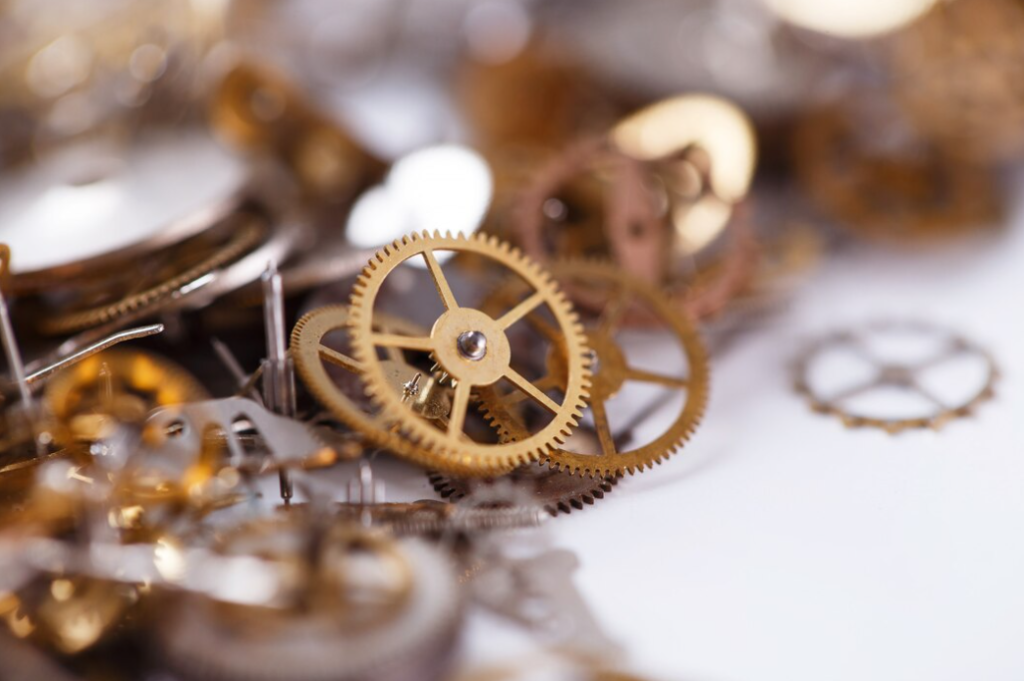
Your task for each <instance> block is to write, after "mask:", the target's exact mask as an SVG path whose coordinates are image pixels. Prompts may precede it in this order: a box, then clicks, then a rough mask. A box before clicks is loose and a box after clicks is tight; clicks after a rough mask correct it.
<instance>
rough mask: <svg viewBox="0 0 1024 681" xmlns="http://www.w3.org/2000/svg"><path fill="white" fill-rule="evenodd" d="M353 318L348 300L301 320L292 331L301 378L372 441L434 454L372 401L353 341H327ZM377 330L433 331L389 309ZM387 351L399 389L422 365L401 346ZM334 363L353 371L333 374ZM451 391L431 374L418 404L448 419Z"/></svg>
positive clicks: (412, 454)
mask: <svg viewBox="0 0 1024 681" xmlns="http://www.w3.org/2000/svg"><path fill="white" fill-rule="evenodd" d="M348 323H349V314H348V306H346V305H328V306H326V307H321V308H317V309H316V310H313V311H312V312H309V313H307V314H305V315H303V317H302V318H301V319H299V321H298V322H296V323H295V327H294V328H293V329H292V335H291V356H292V359H293V361H294V362H295V369H296V371H297V372H298V375H299V378H301V379H302V382H303V384H304V385H305V386H306V389H307V390H309V392H310V394H312V396H313V397H314V399H316V401H317V402H319V403H320V404H322V405H323V406H324V407H326V408H327V410H328V411H330V413H331V415H332V416H334V418H336V419H338V420H339V421H341V422H342V423H344V424H345V425H347V426H348V427H349V428H351V429H352V430H354V431H356V432H357V433H359V434H360V435H361V436H362V437H363V438H365V439H366V440H367V441H368V442H370V443H373V444H374V445H376V446H378V447H383V448H384V449H387V450H389V451H391V452H392V453H394V454H397V455H399V456H403V457H406V458H409V459H412V460H414V461H418V460H422V458H423V457H426V456H429V453H425V452H421V451H419V449H418V448H417V446H416V445H415V444H414V443H413V442H411V441H409V440H407V439H406V438H404V437H402V436H401V434H399V433H397V432H395V431H394V429H392V427H391V424H390V423H389V422H388V421H386V420H385V419H384V418H383V416H382V415H381V414H380V413H379V410H377V409H375V408H374V407H373V405H372V404H369V403H368V400H367V399H366V398H365V396H364V395H363V394H362V391H363V387H362V381H361V380H360V373H361V372H360V365H359V363H358V362H356V360H355V359H354V358H353V357H352V356H351V342H343V343H340V344H339V343H337V342H332V341H329V340H327V338H326V337H327V336H329V335H331V334H334V333H335V332H347V330H348ZM373 330H374V331H375V332H377V333H390V334H402V335H406V336H422V335H424V334H425V333H427V331H426V330H425V329H423V328H422V327H420V326H419V325H417V324H413V323H412V322H408V321H406V320H404V319H401V318H398V317H393V316H391V315H384V314H378V315H376V318H375V319H374V324H373ZM387 354H388V359H387V360H386V361H385V372H386V374H387V375H388V379H389V381H390V382H391V385H392V387H393V388H396V389H399V388H400V387H401V386H402V385H403V384H404V383H406V382H409V381H412V380H414V377H415V376H416V374H417V371H418V370H417V369H416V367H414V366H413V365H411V364H409V363H408V362H407V361H406V359H405V357H404V355H403V353H402V351H401V350H399V349H398V348H389V349H388V353H387ZM328 365H330V366H333V367H337V368H339V369H341V370H343V371H345V372H347V374H341V375H339V374H338V373H337V372H335V373H334V374H333V375H332V373H331V372H330V370H329V369H328ZM347 379H350V380H347ZM448 392H450V389H449V388H447V387H443V386H438V385H437V382H436V381H435V380H434V379H433V377H429V378H427V379H424V380H423V381H422V382H421V383H420V394H419V395H418V396H417V399H416V400H415V401H414V402H413V406H414V408H416V409H417V410H418V411H419V412H420V413H421V414H423V415H424V416H425V417H427V418H439V417H444V418H446V417H447V415H448V410H449V408H450V404H449V400H448V397H449V396H448V395H447V394H446V393H448Z"/></svg>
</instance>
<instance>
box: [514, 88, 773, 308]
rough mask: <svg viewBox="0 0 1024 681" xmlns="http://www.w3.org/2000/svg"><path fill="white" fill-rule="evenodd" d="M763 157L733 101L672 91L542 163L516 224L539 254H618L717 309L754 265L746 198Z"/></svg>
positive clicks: (631, 267) (680, 296) (682, 299)
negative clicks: (759, 156) (673, 95)
mask: <svg viewBox="0 0 1024 681" xmlns="http://www.w3.org/2000/svg"><path fill="white" fill-rule="evenodd" d="M678 121H688V122H689V124H688V125H685V126H683V125H678ZM755 164H756V138H755V137H754V133H753V126H752V125H751V123H750V121H749V120H748V119H747V118H746V115H745V114H743V112H742V111H740V110H739V109H738V108H737V107H736V106H735V105H733V104H731V103H730V102H728V101H727V100H722V99H719V98H715V97H710V96H703V95H692V96H686V97H679V98H674V99H669V100H664V101H662V102H659V103H656V104H654V105H652V106H650V107H648V108H646V109H643V110H641V111H639V112H637V113H635V114H633V115H631V116H629V117H627V118H626V119H624V120H623V121H621V122H620V123H619V124H618V125H616V126H615V127H614V128H613V129H612V130H611V132H609V133H608V134H607V135H606V136H603V137H598V138H595V139H590V140H585V141H582V142H579V143H577V144H576V145H574V146H572V147H570V148H568V149H567V150H566V151H565V152H564V153H563V154H561V155H559V156H558V157H556V158H555V159H554V160H552V161H550V162H549V163H547V164H546V165H545V166H544V167H542V169H541V170H540V171H539V172H538V173H537V177H536V178H535V179H534V180H533V181H532V182H531V183H530V185H529V186H528V187H527V189H526V190H525V191H524V192H523V193H522V196H521V198H520V202H519V205H518V206H517V207H516V209H515V216H516V217H515V220H514V221H513V223H512V225H513V227H514V230H515V235H516V238H517V240H518V241H519V242H520V243H521V244H522V245H523V248H524V250H525V251H526V252H527V253H528V254H530V255H531V256H533V257H535V258H538V259H540V260H541V261H542V262H543V261H547V260H548V259H557V258H566V257H568V258H579V257H598V258H610V259H612V260H613V261H615V262H616V263H618V264H619V265H620V266H621V267H623V268H624V269H625V270H626V271H627V272H629V273H630V274H632V275H633V276H637V277H639V278H641V279H643V280H645V281H647V282H649V283H651V284H654V285H656V286H659V287H667V288H668V289H670V290H672V291H673V297H674V298H675V299H676V301H677V304H678V305H679V306H680V308H681V309H684V310H686V311H687V312H688V313H690V314H694V315H696V316H697V317H698V318H705V317H709V316H713V315H715V314H717V313H719V312H720V311H721V310H722V309H723V308H724V307H725V306H726V305H727V304H728V302H729V300H731V298H732V297H733V296H734V295H735V294H736V293H738V291H739V290H740V289H741V288H742V287H743V286H744V285H745V283H746V280H747V278H748V277H749V276H750V274H751V272H752V270H753V269H754V267H755V263H756V258H757V252H758V249H757V247H756V241H755V240H754V238H753V234H752V231H751V228H750V224H749V223H750V222H751V215H750V214H751V211H752V209H751V206H750V199H748V198H747V196H748V194H749V190H750V184H751V181H752V178H753V172H754V168H755ZM576 302H578V303H580V304H582V303H583V300H577V301H576ZM598 303H600V301H598Z"/></svg>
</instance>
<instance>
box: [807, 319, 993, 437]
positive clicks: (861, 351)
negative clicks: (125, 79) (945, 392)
mask: <svg viewBox="0 0 1024 681" xmlns="http://www.w3.org/2000/svg"><path fill="white" fill-rule="evenodd" d="M892 334H902V335H908V334H910V335H917V336H922V337H923V336H930V337H932V338H934V339H936V341H938V342H937V345H938V347H939V349H938V352H936V353H934V354H929V355H926V356H924V357H922V358H920V359H918V360H916V361H907V360H906V359H898V360H897V359H889V358H887V357H885V356H883V355H882V354H880V353H877V352H875V351H873V350H872V347H871V340H872V339H873V338H874V339H875V340H877V339H878V338H879V337H881V336H884V335H892ZM836 350H842V351H845V352H848V353H850V354H852V355H854V356H856V357H858V358H859V359H860V361H861V362H862V363H863V364H865V365H866V366H868V367H869V372H868V375H867V376H866V378H865V379H864V380H861V381H857V382H854V383H852V384H849V385H846V386H844V387H843V388H841V389H839V390H837V391H831V393H830V394H822V390H821V387H820V385H815V381H814V380H812V378H811V374H812V372H813V365H814V364H815V363H816V362H817V361H818V360H819V359H820V358H821V357H822V356H823V355H824V354H825V353H827V352H830V351H836ZM962 357H974V358H975V359H977V360H978V361H979V362H980V364H981V365H982V366H983V367H984V375H983V376H981V380H980V381H979V382H978V386H977V389H976V390H973V391H971V393H970V394H968V395H965V396H963V397H962V398H961V399H959V400H957V401H956V402H955V403H950V402H949V401H947V400H946V399H944V396H940V395H937V394H935V392H933V391H932V390H931V389H930V388H929V387H928V386H927V385H926V384H925V382H923V381H922V380H921V378H922V376H923V375H924V374H925V373H926V372H927V371H929V370H931V369H934V368H936V367H938V366H940V365H942V364H944V363H947V362H950V361H952V360H955V359H957V358H962ZM998 378H999V369H998V367H997V366H996V362H995V359H993V357H992V355H990V354H989V353H988V352H987V351H986V350H984V349H983V348H981V347H980V346H978V345H977V344H975V343H974V342H972V341H970V340H968V339H967V338H964V337H963V336H961V335H959V334H957V333H955V332H952V331H949V330H946V329H943V328H941V327H938V326H933V325H931V324H927V323H924V322H918V321H909V320H908V321H877V322H874V323H871V324H868V325H867V326H865V327H863V328H862V329H859V330H857V331H852V330H848V331H837V332H835V333H831V334H828V335H825V336H823V337H821V338H819V339H818V340H816V341H814V342H813V343H811V344H810V345H809V346H808V347H807V349H806V351H805V353H804V354H803V355H802V356H801V357H800V359H799V360H797V362H796V363H795V365H794V383H793V387H794V389H795V390H796V392H797V393H799V394H800V395H803V396H804V398H806V399H807V401H808V403H809V404H810V407H811V409H812V410H813V411H815V412H818V413H819V414H828V415H831V416H835V417H837V418H838V419H839V420H840V421H842V423H843V425H845V426H846V427H848V428H863V427H871V428H879V429H881V430H884V431H886V432H887V433H889V434H896V433H900V432H902V431H905V430H911V429H928V428H930V429H932V430H939V429H940V428H942V427H943V426H945V425H946V424H947V423H949V422H950V421H952V420H954V419H957V418H965V417H967V416H970V415H971V414H973V413H974V410H975V409H976V408H977V407H978V405H979V404H981V403H982V402H984V401H985V400H988V399H991V398H992V397H993V395H994V394H995V392H994V388H993V386H994V384H995V382H996V380H997V379H998ZM892 389H894V390H897V391H900V392H902V393H905V394H913V395H916V396H917V397H918V398H920V400H921V401H923V403H925V404H927V405H928V406H927V407H926V408H925V409H924V410H923V411H922V413H921V414H919V415H909V414H904V415H901V416H886V415H883V414H866V413H864V412H863V411H860V410H858V409H857V407H856V406H854V405H850V403H849V402H850V400H852V399H855V398H858V397H862V396H864V395H866V394H869V393H871V392H874V391H880V390H892Z"/></svg>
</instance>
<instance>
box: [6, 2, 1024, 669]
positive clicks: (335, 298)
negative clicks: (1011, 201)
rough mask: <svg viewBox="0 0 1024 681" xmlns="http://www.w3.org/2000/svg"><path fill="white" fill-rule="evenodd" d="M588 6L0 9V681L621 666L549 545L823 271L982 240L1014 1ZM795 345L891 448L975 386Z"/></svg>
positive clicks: (861, 348) (867, 332) (965, 371)
mask: <svg viewBox="0 0 1024 681" xmlns="http://www.w3.org/2000/svg"><path fill="white" fill-rule="evenodd" d="M586 4H587V5H588V6H587V7H586V8H585V7H583V6H582V3H573V2H569V1H566V0H546V1H545V0H487V2H472V1H470V0H418V1H417V2H416V3H405V2H402V1H401V0H381V1H380V2H362V1H356V0H344V1H343V2H329V1H327V0H292V1H291V2H277V1H274V0H244V1H243V0H227V1H217V2H214V1H209V0H205V1H204V0H192V1H185V0H159V1H153V0H148V1H145V2H144V1H142V0H101V1H100V2H97V3H89V4H88V7H86V6H84V5H81V3H75V2H72V1H70V0H52V2H48V3H37V2H29V1H27V0H0V176H2V178H3V181H2V182H0V340H2V344H3V350H4V357H3V363H2V364H0V369H2V371H0V679H5V680H6V679H10V680H12V681H28V680H30V679H41V678H47V679H55V680H61V681H63V680H65V679H66V680H68V681H86V680H89V681H100V680H102V681H130V680H134V679H147V680H152V681H155V680H157V679H160V680H161V681H163V680H168V681H243V680H250V679H256V680H266V681H271V680H275V679H289V680H294V681H369V680H371V679H372V680H374V681H443V680H450V681H483V680H485V679H488V680H497V679H510V680H511V679H531V680H536V679H553V680H559V681H560V680H578V681H585V680H589V681H614V680H620V681H629V680H632V681H639V680H640V678H641V677H640V676H639V674H640V673H641V672H643V671H644V670H643V665H642V660H640V661H638V660H636V659H634V658H631V657H630V654H629V650H628V647H624V646H622V645H620V643H619V642H618V641H617V640H614V637H611V636H609V635H608V634H607V633H606V630H605V626H606V622H603V621H599V618H598V616H597V615H596V614H595V610H594V608H593V607H592V603H591V601H589V600H588V599H587V598H586V597H585V594H584V592H583V590H582V589H580V588H579V586H578V585H577V582H576V580H575V578H574V575H575V574H576V573H577V571H578V569H579V568H580V567H581V561H580V559H579V558H578V557H577V556H576V554H574V553H573V552H571V551H569V550H567V549H564V548H560V547H559V546H557V545H551V542H550V535H549V534H548V532H549V528H550V526H551V524H554V523H567V522H576V520H575V518H578V517H581V516H591V515H595V516H596V515H600V514H602V513H605V514H616V513H628V511H629V506H628V501H627V500H628V499H630V498H631V495H636V494H642V493H643V492H642V489H643V488H641V487H637V486H632V485H633V484H634V482H635V477H636V476H640V475H645V476H650V477H652V478H656V479H658V478H657V476H658V472H652V471H658V469H659V468H660V466H658V465H659V464H665V468H671V467H672V466H673V465H675V464H674V463H673V462H672V461H671V459H672V458H673V457H678V458H685V457H686V454H687V453H688V450H690V448H691V447H692V446H693V443H694V442H699V440H700V434H701V423H702V420H704V419H705V417H706V416H707V417H708V418H712V417H714V415H715V413H716V410H717V409H719V408H720V405H719V404H717V403H715V402H714V401H713V400H712V372H711V365H712V363H714V362H716V361H718V360H719V358H721V357H724V356H726V355H727V354H728V353H730V352H733V350H734V349H735V348H737V347H740V346H743V344H744V343H752V342H756V339H757V338H758V337H759V332H760V331H762V330H763V329H765V328H767V327H769V326H770V325H773V324H775V325H778V324H781V323H783V322H784V320H785V313H786V310H787V305H788V304H789V303H790V302H791V301H792V300H793V299H794V298H795V297H796V296H798V295H799V293H800V291H801V290H802V289H803V285H804V284H805V283H806V282H807V281H808V280H809V279H810V278H811V276H812V275H813V274H814V273H815V271H816V269H817V268H818V266H819V265H822V264H828V265H831V264H832V263H834V262H836V261H839V260H841V259H842V258H843V257H844V256H845V255H846V254H848V253H850V252H851V251H856V250H857V249H864V248H876V249H882V250H886V249H889V251H890V252H906V251H910V250H914V249H919V250H924V249H932V248H941V247H942V246H945V245H948V244H954V243H962V242H963V241H964V240H969V239H977V238H994V236H993V235H997V234H996V233H997V232H998V230H997V229H995V228H996V227H998V226H1000V225H1001V224H1002V223H1003V221H1004V220H1003V218H1004V216H1005V215H1006V212H1007V192H1006V190H1005V187H1004V186H1003V185H1002V182H1003V174H1002V170H1003V169H1004V168H1006V167H1007V164H1009V163H1011V162H1013V161H1017V160H1019V159H1020V158H1021V157H1022V156H1024V152H1022V151H1021V149H1022V146H1024V145H1022V143H1021V139H1022V131H1024V87H1022V82H1024V81H1022V74H1024V50H1022V49H1021V45H1024V43H1022V42H1021V40H1020V39H1019V34H1020V31H1021V29H1022V28H1024V5H1021V4H1020V2H1019V1H1018V0H931V1H930V2H929V1H924V2H922V1H918V2H892V3H878V2H868V3H865V4H864V7H863V8H861V9H860V10H857V11H853V12H851V11H850V9H849V7H846V3H843V2H837V1H836V0H828V1H827V2H823V3H820V6H817V8H816V9H815V8H811V7H810V6H804V8H803V9H800V8H799V7H798V5H800V3H784V2H776V1H775V0H737V1H732V0H730V1H728V2H727V1H725V0H701V1H700V2H696V3H686V2H681V1H680V2H672V1H669V0H637V1H636V2H633V1H632V0H631V1H630V2H625V0H621V1H617V0H597V1H595V2H593V3H586ZM854 4H858V3H854ZM805 5H806V3H805ZM883 5H884V7H883ZM890 5H891V6H890ZM850 6H851V7H852V5H850ZM729 26H732V27H733V28H732V29H730V28H729ZM670 29H671V30H670ZM681 42H682V43H685V44H686V45H688V46H689V47H687V50H686V54H685V55H684V56H685V58H681V54H680V52H679V44H680V43H681ZM691 48H692V49H691ZM723 50H724V51H723ZM850 321H851V324H857V323H858V320H850ZM115 346H116V347H115ZM790 359H791V360H793V361H792V362H791V368H792V372H793V374H792V380H791V381H790V383H791V386H790V388H789V389H790V396H791V397H793V398H794V400H793V402H794V409H793V411H794V413H795V417H796V418H804V419H806V420H808V421H820V420H824V419H823V418H822V417H821V416H816V415H815V414H819V415H825V416H831V417H835V419H837V420H838V421H840V422H841V424H843V425H846V426H850V427H863V428H869V429H870V428H876V429H881V430H883V431H886V432H887V433H888V434H890V435H893V436H897V435H898V436H900V437H904V436H905V435H899V434H901V433H903V432H904V431H908V430H915V429H931V430H939V429H940V428H942V427H944V426H946V424H948V423H950V422H951V421H954V420H957V419H961V418H966V417H970V416H972V415H973V414H974V413H975V411H976V410H978V409H981V408H982V403H984V402H986V401H988V400H990V399H992V398H993V397H994V395H995V386H996V382H997V379H998V377H999V369H998V367H997V362H996V359H995V357H993V355H992V354H991V353H990V352H989V351H988V350H986V349H985V348H984V347H982V346H981V345H980V344H978V343H976V342H974V341H973V340H970V339H969V338H967V337H966V336H965V335H963V334H961V333H960V332H959V331H957V330H954V329H947V328H945V327H943V326H940V325H936V324H932V323H930V322H926V321H920V320H909V319H889V320H886V321H883V322H870V323H861V324H860V325H859V326H853V327H852V328H851V329H849V330H845V331H837V332H833V333H829V334H825V335H823V336H821V337H819V338H817V339H816V340H812V341H810V342H808V343H806V344H805V345H804V347H803V348H802V349H797V352H796V355H795V357H791V358H790ZM781 364H782V362H779V365H780V366H781ZM951 367H952V368H954V369H956V371H952V372H950V371H949V369H950V368H951ZM800 399H802V400H804V401H806V403H807V406H809V409H808V408H806V406H803V405H800V404H799V400H800ZM733 427H740V425H739V424H735V425H734V426H733ZM847 436H851V437H852V435H849V434H847ZM666 484H667V483H666ZM671 484H672V485H674V486H676V487H677V488H678V493H679V494H682V495H685V494H686V488H687V480H686V479H673V481H672V482H671ZM673 493H675V492H673ZM606 498H608V499H611V500H616V501H611V502H608V503H602V504H600V505H601V506H603V508H601V509H598V510H591V507H592V506H595V505H598V502H602V500H604V499H606ZM620 499H621V500H622V505H620V506H616V503H617V500H620ZM569 514H571V515H572V518H571V519H566V518H564V516H566V515H569ZM651 532H652V535H651V540H652V541H663V540H666V539H669V538H670V537H668V536H667V535H664V534H661V533H660V532H661V530H660V529H657V528H651ZM583 567H584V568H585V567H586V566H585V564H584V565H583ZM630 571H631V572H636V573H642V572H643V566H642V565H635V566H632V567H631V568H630ZM697 574H698V575H699V573H697ZM590 586H591V587H593V585H590ZM601 588H604V587H601ZM592 592H593V590H592ZM481 620H488V621H489V622H490V621H491V620H493V622H491V624H490V625H489V626H497V627H499V629H501V630H502V631H503V632H505V633H506V634H507V633H508V632H514V635H515V636H519V637H520V638H524V639H526V640H528V641H529V642H530V643H529V648H530V649H529V652H527V653H523V654H522V655H517V656H516V657H514V658H513V660H514V661H513V662H508V660H507V659H506V660H505V661H504V662H502V660H501V657H500V656H498V655H488V653H491V652H493V651H492V650H491V649H490V648H488V646H486V645H483V646H480V645H478V646H477V647H478V648H479V649H480V650H478V651H476V652H477V653H480V651H483V653H484V654H482V655H481V654H474V655H465V654H464V652H463V651H464V648H463V644H462V641H464V640H465V639H467V638H469V639H473V637H474V636H476V637H479V636H480V634H478V633H475V632H477V631H478V630H482V629H479V628H480V626H481V624H480V622H481ZM500 647H501V646H500V645H498V644H495V645H494V646H493V648H494V649H497V648H500ZM638 662H639V664H638ZM644 678H648V677H647V676H644Z"/></svg>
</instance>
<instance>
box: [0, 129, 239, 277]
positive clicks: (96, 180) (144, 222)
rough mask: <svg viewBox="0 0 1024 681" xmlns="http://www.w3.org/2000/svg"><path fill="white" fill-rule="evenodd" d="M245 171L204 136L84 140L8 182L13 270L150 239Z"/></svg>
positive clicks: (1, 193)
mask: <svg viewBox="0 0 1024 681" xmlns="http://www.w3.org/2000/svg"><path fill="white" fill-rule="evenodd" d="M245 172H246V170H245V166H244V165H243V164H242V163H241V162H240V161H239V160H238V159H237V158H235V157H233V156H231V155H230V154H229V153H228V152H227V151H225V150H224V149H222V148H221V147H220V146H219V145H218V144H217V143H216V142H215V141H214V140H213V139H212V138H210V137H209V136H208V135H206V134H202V133H187V132H185V133H180V134H175V135H174V136H173V137H155V138H152V139H149V140H147V142H146V143H142V144H138V145H135V146H132V147H131V148H129V149H120V148H116V147H110V146H102V145H99V144H93V143H82V144H78V145H75V146H71V147H68V148H66V149H62V150H61V151H59V152H56V153H54V154H53V155H51V156H49V157H47V158H44V159H42V160H40V162H39V163H36V164H33V165H32V166H30V167H29V168H28V169H27V170H25V171H23V172H21V173H19V174H13V175H11V176H7V177H4V178H3V180H2V182H0V225H2V227H0V239H2V240H3V241H4V242H5V243H7V244H8V245H9V246H10V247H11V253H12V257H11V269H12V270H13V271H14V272H15V273H19V272H34V271H38V270H44V269H48V268H51V267H57V266H60V265H66V264H69V263H73V262H76V261H79V260H82V259H85V258H90V257H93V256H98V255H102V254H104V253H109V252H111V251H114V250H117V249H120V248H125V247H127V246H131V245H133V244H136V243H139V242H142V241H145V240H146V239H148V238H151V237H153V236H154V235H156V234H159V233H160V232H161V231H162V230H164V229H165V228H166V227H167V226H168V225H169V224H170V223H172V222H173V221H175V220H179V219H182V218H186V217H188V216H189V215H191V214H193V213H194V212H195V211H197V210H200V209H202V208H206V207H208V206H209V205H210V204H212V203H213V202H215V201H219V200H223V199H225V198H227V197H229V196H230V195H231V193H232V192H233V191H235V190H237V189H238V188H239V187H240V186H241V183H242V181H243V180H244V179H245Z"/></svg>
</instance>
